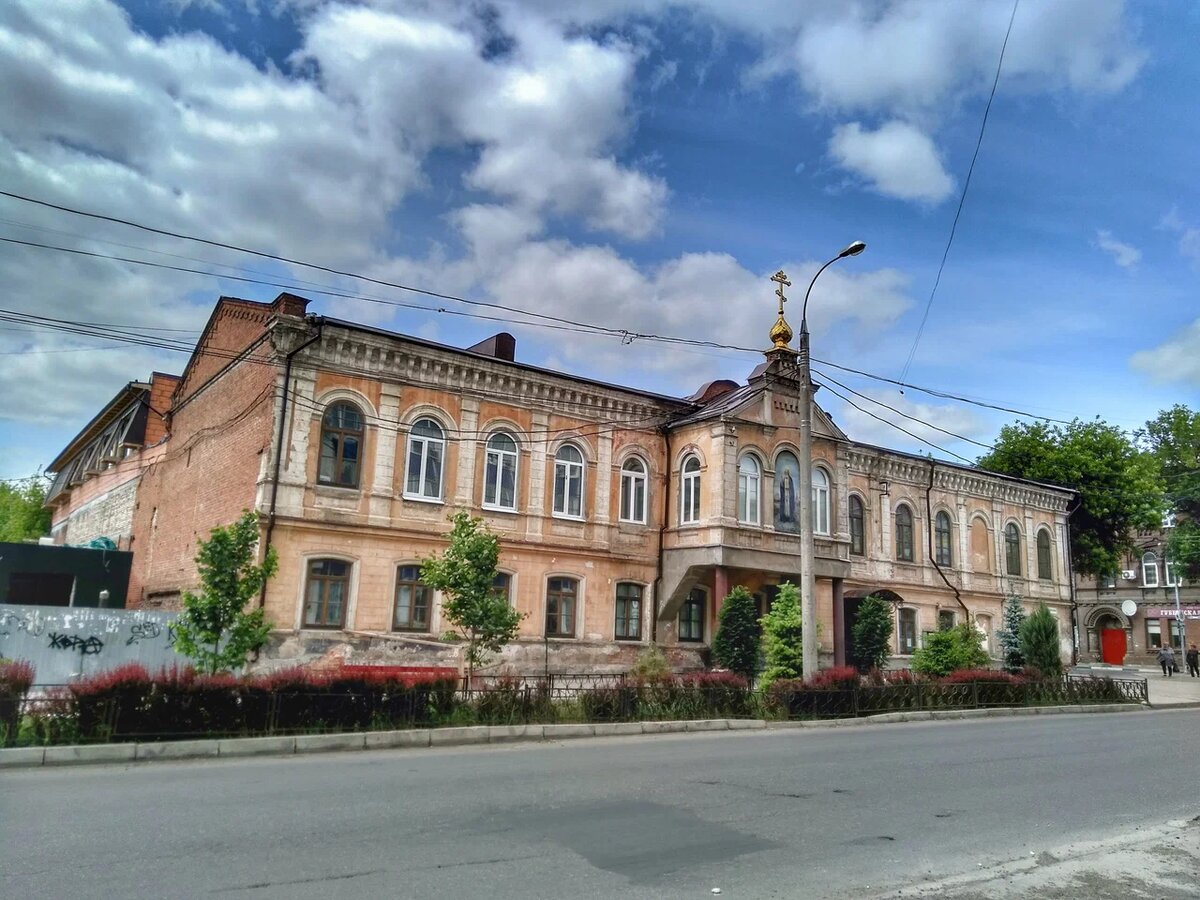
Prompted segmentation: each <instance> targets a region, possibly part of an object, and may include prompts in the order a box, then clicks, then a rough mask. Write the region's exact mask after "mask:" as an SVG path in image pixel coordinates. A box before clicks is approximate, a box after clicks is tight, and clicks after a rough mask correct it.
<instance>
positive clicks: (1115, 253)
mask: <svg viewBox="0 0 1200 900" xmlns="http://www.w3.org/2000/svg"><path fill="white" fill-rule="evenodd" d="M1096 246H1097V247H1099V248H1100V249H1101V250H1103V251H1104V252H1105V253H1107V254H1108V255H1109V256H1111V257H1112V259H1113V262H1115V263H1116V264H1117V265H1118V266H1120V267H1121V268H1122V269H1132V268H1133V267H1134V266H1136V265H1137V264H1138V263H1139V262H1141V260H1142V251H1141V250H1139V249H1138V248H1137V247H1134V246H1133V245H1131V244H1126V243H1125V242H1124V241H1119V240H1117V239H1116V238H1115V237H1113V234H1112V232H1111V231H1107V230H1104V229H1099V230H1097V231H1096Z"/></svg>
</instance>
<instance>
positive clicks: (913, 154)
mask: <svg viewBox="0 0 1200 900" xmlns="http://www.w3.org/2000/svg"><path fill="white" fill-rule="evenodd" d="M829 154H830V156H832V157H833V158H834V160H836V161H837V163H838V165H840V166H841V167H842V168H844V169H846V170H848V171H850V172H853V173H854V174H856V175H858V176H860V177H862V178H864V179H866V181H867V182H868V184H869V185H870V186H871V188H872V189H874V190H875V191H877V192H879V193H880V194H883V195H884V196H887V197H896V198H898V199H900V200H919V201H923V202H926V203H939V202H941V201H942V200H945V199H946V198H947V197H948V196H950V193H951V192H952V191H953V190H954V179H953V178H951V177H950V176H949V175H948V174H947V173H946V170H945V169H944V168H943V167H942V161H941V159H940V158H939V157H938V152H937V148H936V147H934V145H933V141H932V140H931V139H930V138H929V136H928V135H927V134H925V133H924V132H922V131H921V130H920V129H918V128H916V127H914V126H912V125H910V124H908V123H907V122H900V121H892V122H886V123H885V124H883V125H881V126H880V127H879V128H878V129H876V130H875V131H869V130H866V129H864V128H863V127H862V125H860V124H859V123H858V122H851V123H850V124H848V125H839V126H838V127H837V128H835V129H834V132H833V137H832V139H830V141H829Z"/></svg>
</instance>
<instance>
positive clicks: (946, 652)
mask: <svg viewBox="0 0 1200 900" xmlns="http://www.w3.org/2000/svg"><path fill="white" fill-rule="evenodd" d="M987 664H988V655H987V652H986V651H985V650H984V649H983V635H982V634H980V633H979V631H978V629H976V628H975V626H974V625H972V624H971V623H970V622H960V623H959V624H958V625H955V626H954V627H953V628H945V629H942V630H941V631H935V632H934V633H933V634H931V635H929V639H928V641H927V642H926V644H925V646H924V647H921V648H920V649H918V650H917V651H916V652H915V653H913V669H914V670H915V671H917V672H919V673H920V674H922V675H934V676H942V675H949V674H950V673H951V672H954V671H956V670H958V669H982V668H983V667H985V666H986V665H987Z"/></svg>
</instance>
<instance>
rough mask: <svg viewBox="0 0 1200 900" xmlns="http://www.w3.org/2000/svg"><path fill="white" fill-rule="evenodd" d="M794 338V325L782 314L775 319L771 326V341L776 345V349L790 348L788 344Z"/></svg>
mask: <svg viewBox="0 0 1200 900" xmlns="http://www.w3.org/2000/svg"><path fill="white" fill-rule="evenodd" d="M791 340H792V326H790V325H788V323H787V321H786V320H785V319H784V318H783V316H782V315H781V316H780V317H779V318H778V319H776V320H775V324H774V325H772V326H771V343H773V344H774V345H775V349H776V350H790V349H791V348H790V347H789V346H788V344H789V343H790V342H791Z"/></svg>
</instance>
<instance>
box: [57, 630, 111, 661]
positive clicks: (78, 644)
mask: <svg viewBox="0 0 1200 900" xmlns="http://www.w3.org/2000/svg"><path fill="white" fill-rule="evenodd" d="M50 646H51V647H53V648H54V649H55V650H78V651H79V653H80V654H81V655H82V656H93V655H95V654H97V653H99V652H100V651H101V650H103V649H104V641H102V640H100V638H98V637H96V636H95V635H94V634H93V635H89V636H88V637H86V638H82V637H80V636H79V635H77V634H59V633H58V632H57V631H52V632H50Z"/></svg>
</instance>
